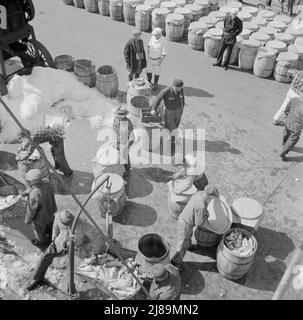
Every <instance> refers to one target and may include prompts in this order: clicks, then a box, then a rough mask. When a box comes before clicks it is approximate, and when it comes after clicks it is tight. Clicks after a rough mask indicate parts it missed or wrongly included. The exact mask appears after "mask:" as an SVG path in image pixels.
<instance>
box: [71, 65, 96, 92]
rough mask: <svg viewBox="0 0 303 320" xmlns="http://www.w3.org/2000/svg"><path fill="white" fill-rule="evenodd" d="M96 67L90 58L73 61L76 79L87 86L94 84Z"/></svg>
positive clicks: (93, 85) (91, 86)
mask: <svg viewBox="0 0 303 320" xmlns="http://www.w3.org/2000/svg"><path fill="white" fill-rule="evenodd" d="M95 71H96V67H95V65H94V64H93V62H92V61H91V60H85V59H80V60H76V61H75V66H74V73H75V75H76V77H77V79H78V80H79V81H80V82H82V83H83V84H84V85H86V86H88V87H89V88H93V87H95V85H96V72H95Z"/></svg>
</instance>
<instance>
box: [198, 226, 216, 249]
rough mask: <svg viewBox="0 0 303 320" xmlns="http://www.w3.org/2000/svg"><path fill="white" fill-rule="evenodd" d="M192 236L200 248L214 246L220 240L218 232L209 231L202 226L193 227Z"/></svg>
mask: <svg viewBox="0 0 303 320" xmlns="http://www.w3.org/2000/svg"><path fill="white" fill-rule="evenodd" d="M194 237H195V239H196V241H197V245H198V246H199V247H202V248H211V247H214V246H216V245H217V244H218V243H219V242H220V240H221V236H220V235H219V234H216V233H214V232H212V231H209V230H207V229H205V228H203V227H202V226H201V227H198V228H195V231H194Z"/></svg>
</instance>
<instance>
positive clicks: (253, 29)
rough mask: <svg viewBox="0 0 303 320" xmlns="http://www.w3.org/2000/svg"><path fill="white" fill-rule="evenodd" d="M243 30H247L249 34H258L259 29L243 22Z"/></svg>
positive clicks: (255, 25) (252, 24)
mask: <svg viewBox="0 0 303 320" xmlns="http://www.w3.org/2000/svg"><path fill="white" fill-rule="evenodd" d="M243 28H244V29H246V30H249V31H250V33H253V32H258V31H259V30H260V27H259V26H258V25H257V24H255V23H252V22H243Z"/></svg>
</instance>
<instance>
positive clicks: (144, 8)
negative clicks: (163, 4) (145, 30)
mask: <svg viewBox="0 0 303 320" xmlns="http://www.w3.org/2000/svg"><path fill="white" fill-rule="evenodd" d="M151 9H152V8H151V6H150V5H148V4H138V5H137V6H136V11H151Z"/></svg>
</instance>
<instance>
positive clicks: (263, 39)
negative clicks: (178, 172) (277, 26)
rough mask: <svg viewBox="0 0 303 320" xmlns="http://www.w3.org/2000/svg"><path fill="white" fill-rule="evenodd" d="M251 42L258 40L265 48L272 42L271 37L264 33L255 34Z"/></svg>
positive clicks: (251, 37) (252, 35)
mask: <svg viewBox="0 0 303 320" xmlns="http://www.w3.org/2000/svg"><path fill="white" fill-rule="evenodd" d="M249 39H251V40H257V41H259V42H260V43H261V45H262V46H265V45H266V43H267V42H268V41H270V36H269V35H268V34H267V33H264V32H254V33H252V34H251V36H250V38H249Z"/></svg>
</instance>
